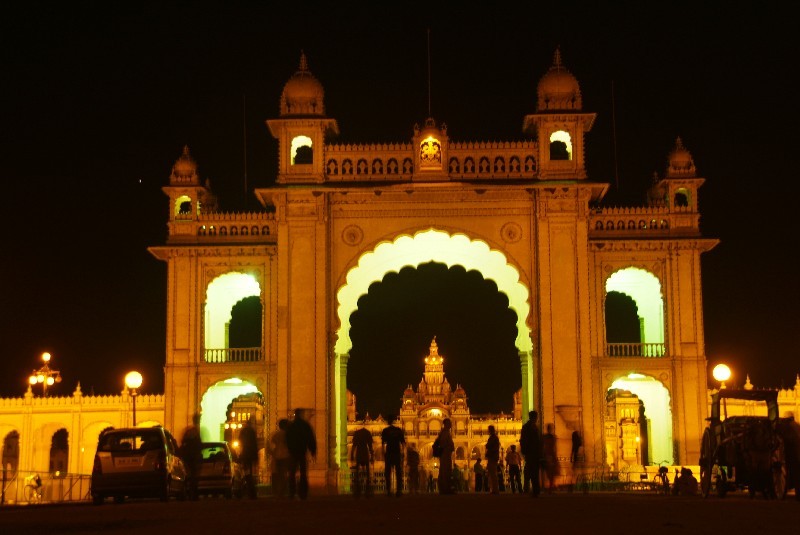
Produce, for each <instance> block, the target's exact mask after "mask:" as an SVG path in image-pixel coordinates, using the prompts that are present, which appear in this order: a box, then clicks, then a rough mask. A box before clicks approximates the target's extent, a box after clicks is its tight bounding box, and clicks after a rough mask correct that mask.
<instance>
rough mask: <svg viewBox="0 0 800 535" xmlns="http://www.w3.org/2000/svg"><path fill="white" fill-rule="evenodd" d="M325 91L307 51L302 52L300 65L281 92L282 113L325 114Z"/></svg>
mask: <svg viewBox="0 0 800 535" xmlns="http://www.w3.org/2000/svg"><path fill="white" fill-rule="evenodd" d="M324 97H325V91H324V90H323V89H322V84H321V83H319V80H317V79H316V78H315V77H314V75H313V74H311V71H309V70H308V62H307V61H306V55H305V53H301V54H300V67H299V68H298V70H297V72H295V73H294V74H293V75H292V77H291V78H289V81H288V82H286V85H284V86H283V93H282V94H281V115H282V116H283V115H325V104H324V102H323V99H324Z"/></svg>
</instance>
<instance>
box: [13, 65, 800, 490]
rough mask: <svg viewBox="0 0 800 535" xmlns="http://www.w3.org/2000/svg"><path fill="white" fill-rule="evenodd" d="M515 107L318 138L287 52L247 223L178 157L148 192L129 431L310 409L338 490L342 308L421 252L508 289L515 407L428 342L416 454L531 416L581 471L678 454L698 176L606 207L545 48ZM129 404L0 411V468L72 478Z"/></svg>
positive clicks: (700, 350)
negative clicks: (151, 274) (347, 137)
mask: <svg viewBox="0 0 800 535" xmlns="http://www.w3.org/2000/svg"><path fill="white" fill-rule="evenodd" d="M519 89H520V90H523V91H524V90H527V89H526V88H519ZM655 105H657V103H655ZM531 107H532V108H533V109H534V110H535V111H533V112H532V113H530V114H528V115H525V116H524V117H522V118H521V125H522V135H523V139H522V140H518V141H499V142H484V141H456V140H452V139H451V138H450V135H451V132H448V130H447V128H446V126H445V125H444V124H439V123H437V122H436V121H435V120H434V119H433V118H432V117H428V118H427V119H426V120H425V121H424V122H423V124H422V125H421V126H417V127H415V128H414V129H413V132H410V138H409V140H408V142H404V143H381V142H376V143H369V144H337V143H335V141H334V138H335V136H336V134H338V132H339V125H338V122H337V121H336V119H334V118H332V117H329V116H328V115H327V114H326V108H325V102H324V89H323V86H322V84H321V83H320V82H319V81H318V80H317V79H316V77H314V76H313V74H312V73H311V71H310V69H309V66H308V62H307V60H306V57H305V55H301V59H300V64H299V67H298V69H297V71H296V72H295V73H294V75H292V76H291V77H290V78H289V80H288V81H287V83H286V84H285V86H284V88H283V93H282V96H281V100H280V108H279V115H278V117H276V118H271V119H268V120H267V121H266V124H267V126H268V129H269V131H270V133H271V134H272V136H273V137H274V138H275V139H276V140H277V150H278V160H279V165H278V171H277V176H276V177H275V181H274V185H273V186H271V187H266V188H259V189H256V190H255V191H254V194H255V196H256V198H257V199H258V200H259V201H260V203H261V204H262V206H263V210H259V211H256V212H246V213H245V212H236V213H227V212H222V211H220V210H218V205H217V199H216V197H215V195H214V193H213V192H212V190H211V188H210V185H209V183H208V181H207V180H204V179H203V178H202V177H201V175H200V172H199V167H198V164H197V163H196V162H195V160H194V158H193V157H192V156H191V155H190V153H189V150H188V148H186V149H184V151H183V154H182V155H181V156H180V157H179V158H178V159H177V160H176V162H175V163H174V165H173V167H172V172H171V174H170V176H169V180H168V182H167V184H166V185H165V186H164V188H163V190H164V193H165V194H166V203H167V206H168V210H169V211H168V214H169V216H168V222H167V223H168V232H167V236H166V240H165V243H163V244H159V245H155V246H153V247H151V248H150V249H149V251H150V252H151V253H152V254H153V256H154V257H155V258H156V259H158V260H159V261H163V262H165V263H166V265H167V280H166V285H167V304H166V306H167V324H166V326H165V328H166V341H167V343H166V348H165V367H164V370H165V392H164V394H163V395H157V396H139V397H138V399H137V411H139V414H140V416H139V418H138V419H137V423H138V425H149V424H152V423H160V424H163V425H165V426H166V427H167V428H169V429H170V430H173V432H174V433H175V434H176V436H180V433H181V431H182V430H183V429H184V428H185V427H186V425H188V423H189V422H190V421H191V418H192V415H193V414H194V413H195V412H200V413H201V414H202V421H201V428H202V432H203V435H204V437H205V438H207V439H220V438H223V437H225V438H228V437H230V439H231V440H235V431H236V429H237V425H238V423H240V420H239V419H240V418H242V417H243V416H242V415H243V414H244V415H250V414H253V415H257V419H258V421H257V423H258V427H259V434H260V436H261V437H262V442H263V440H264V437H266V436H268V434H269V433H271V432H272V431H273V430H274V429H275V428H276V425H277V421H278V420H279V419H280V418H287V417H288V418H291V417H292V416H293V411H294V409H296V408H304V409H308V411H307V413H308V414H310V423H311V424H312V426H313V427H314V428H315V430H316V436H317V439H318V441H319V444H318V446H319V453H318V455H317V458H316V460H315V461H314V462H312V463H311V465H310V478H311V483H312V485H313V486H314V487H315V488H317V489H318V491H323V490H324V491H328V492H338V491H341V490H342V489H343V488H344V487H343V486H342V485H343V484H342V482H343V481H344V480H345V478H343V477H342V475H343V474H344V473H347V472H349V469H348V460H347V456H348V436H349V433H350V432H351V431H352V429H353V426H358V425H368V426H370V428H371V429H372V428H376V427H377V426H379V425H381V424H382V422H373V421H368V422H357V421H355V420H354V405H353V404H354V398H353V396H352V395H351V394H350V393H349V388H348V383H347V369H348V360H349V357H350V350H351V347H352V344H353V342H352V340H351V338H350V317H351V315H352V314H353V312H354V311H355V310H356V309H357V308H358V299H359V298H360V297H361V296H363V295H364V294H366V293H367V291H368V289H369V287H370V285H372V284H375V283H380V282H381V281H382V280H383V277H384V275H386V274H387V273H392V272H399V270H400V269H402V268H404V267H411V268H417V267H418V266H420V265H422V264H426V263H431V262H435V263H439V264H444V265H446V266H448V267H451V266H456V265H457V266H461V267H463V268H464V269H465V270H467V271H477V272H478V273H480V275H481V276H482V277H483V278H484V279H488V280H492V281H493V282H494V283H495V284H496V285H497V290H498V292H501V293H503V294H504V295H505V296H506V297H507V298H508V303H509V309H510V310H511V311H513V313H514V318H515V319H514V322H515V323H514V327H515V329H516V335H515V338H514V344H515V346H516V349H517V354H518V356H519V374H520V378H521V384H522V388H521V390H520V391H519V392H518V393H517V394H516V396H515V398H514V407H515V408H514V414H509V415H507V416H505V415H503V416H495V417H484V416H482V417H473V416H471V415H470V413H469V409H468V405H467V397H466V392H465V390H464V389H461V388H458V387H457V388H456V389H455V390H452V391H451V390H450V385H449V383H447V382H445V380H444V371H443V361H442V357H441V356H440V355H438V352H437V351H438V350H437V347H436V344H435V342H434V343H433V344H432V345H431V350H430V354H429V355H428V356H427V358H426V360H425V371H424V378H423V381H422V382H421V383H420V385H419V388H418V389H417V391H414V390H413V389H412V388H409V389H407V390H406V392H405V393H404V394H403V398H402V405H401V407H399V410H398V413H399V419H400V424H401V425H402V426H403V428H404V429H405V430H406V433H407V435H408V437H409V441H412V442H413V443H415V444H416V445H417V446H418V447H419V448H420V450H421V451H422V452H423V457H424V458H426V459H427V460H429V459H430V457H425V455H426V454H427V452H428V450H429V447H430V443H432V441H433V438H432V437H433V434H434V433H435V432H436V431H437V430H438V429H439V426H440V425H441V420H442V419H443V418H444V417H450V418H451V419H452V420H453V421H454V423H455V432H456V437H457V443H458V447H459V451H460V453H459V452H457V454H456V456H457V457H459V460H461V457H463V460H466V459H468V458H469V457H471V456H473V455H476V454H478V453H479V452H480V451H481V448H482V442H485V439H484V438H485V429H486V426H487V425H489V423H494V424H495V425H496V426H497V427H498V429H499V430H500V432H501V441H502V443H503V445H504V447H506V446H507V445H509V444H511V443H512V442H514V440H516V439H518V430H519V426H520V425H521V424H522V422H523V421H524V420H525V419H526V418H527V414H528V412H529V411H530V410H532V409H536V410H538V411H539V413H540V415H541V417H540V421H541V423H543V424H544V423H553V424H554V425H555V430H556V435H557V437H558V449H559V451H560V452H569V451H570V449H571V440H570V437H571V434H572V433H573V432H575V431H577V432H578V433H580V434H581V436H582V437H583V448H584V449H583V463H582V467H583V469H585V470H587V471H599V470H619V469H620V468H622V467H623V466H626V465H629V464H634V463H635V464H651V463H656V464H659V463H664V462H666V463H667V464H672V465H682V464H683V465H689V464H695V463H696V462H697V459H698V458H699V455H700V442H701V435H702V432H703V429H704V427H705V418H706V416H707V415H708V400H709V395H708V389H707V379H706V377H707V371H706V365H707V360H706V354H705V344H704V325H703V313H702V311H703V304H702V278H701V264H700V256H701V254H703V253H704V252H706V251H709V250H711V249H712V248H713V247H714V246H715V245H716V244H717V240H716V239H712V238H706V237H703V235H702V233H701V231H700V209H699V206H700V205H699V191H700V188H701V186H702V185H703V183H704V181H705V179H704V178H702V177H700V176H699V174H698V173H697V169H696V167H695V163H694V159H693V157H692V155H691V153H690V152H689V150H687V148H686V147H684V145H683V143H682V142H681V140H680V138H678V139H677V141H676V143H675V145H674V147H672V149H671V151H669V154H668V157H667V165H666V169H665V170H664V171H663V173H662V174H656V175H655V176H654V177H653V182H652V187H651V188H650V190H649V191H648V193H647V195H646V198H645V199H643V201H642V203H641V205H639V206H631V207H615V206H607V205H605V204H604V201H603V200H604V197H605V194H606V192H607V190H608V188H609V184H608V183H606V182H603V181H597V180H590V177H589V176H588V173H587V170H586V165H585V158H586V150H585V135H586V133H587V132H589V131H590V129H591V128H592V125H593V123H594V120H595V114H594V113H591V112H587V111H584V110H583V95H582V93H581V90H580V85H579V83H578V81H577V79H576V78H575V76H573V75H572V73H571V72H570V71H569V70H568V69H567V68H566V67H565V65H564V64H563V62H562V58H561V54H560V52H559V51H558V50H557V51H556V52H555V54H554V57H553V62H552V65H551V66H550V68H549V69H547V70H546V72H545V73H544V74H543V76H542V77H541V78H540V80H539V83H538V86H537V88H536V91H535V93H533V92H532V94H531ZM666 149H667V148H666V147H665V153H666V152H668V151H667V150H666ZM463 357H466V356H463ZM376 358H379V357H376ZM451 358H452V356H451ZM798 388H800V386H798V387H796V388H795V389H794V390H787V391H782V393H781V400H782V401H781V407H782V408H784V409H785V410H792V411H794V410H795V409H796V408H797V393H798ZM131 401H132V400H131V396H130V393H129V392H128V391H127V390H126V391H123V393H122V395H121V396H107V397H97V398H96V397H93V396H92V397H89V396H84V395H83V394H82V393H81V391H80V388H79V387H78V388H77V389H76V390H75V392H74V393H73V395H72V396H67V397H50V398H38V397H35V396H34V395H33V393H32V392H31V390H30V389H29V391H28V393H26V394H25V396H24V397H22V398H12V399H0V437H4V446H3V447H4V449H3V459H4V462H6V460H8V462H9V463H12V464H14V466H17V467H21V468H22V467H24V468H25V469H32V470H39V471H46V470H50V469H51V468H52V460H53V459H54V458H53V457H52V455H53V453H52V452H53V451H56V452H62V453H60V454H59V455H60V457H59V459H61V461H59V462H61V463H62V464H63V466H62V467H64V468H65V469H66V470H67V471H69V472H74V473H88V472H89V471H90V469H91V465H92V456H93V454H94V446H95V444H96V441H97V437H98V434H99V433H100V431H101V430H102V429H103V428H105V427H107V426H109V425H112V426H115V427H116V426H124V425H129V424H130V423H131V419H130V416H129V413H128V408H129V406H130V403H131ZM239 405H242V406H243V407H244V410H242V409H241V408H239ZM745 409H746V407H745V408H744V409H743V410H745ZM56 437H59V438H58V442H57V443H56V442H54V440H55V438H56ZM637 439H638V440H637ZM54 445H55V446H54ZM63 452H67V453H63ZM14 459H16V461H14ZM264 460H265V461H267V460H268V459H264ZM265 465H266V463H262V466H265ZM567 468H568V467H567Z"/></svg>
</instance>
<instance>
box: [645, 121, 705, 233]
mask: <svg viewBox="0 0 800 535" xmlns="http://www.w3.org/2000/svg"><path fill="white" fill-rule="evenodd" d="M703 182H705V179H704V178H700V177H698V176H697V168H696V167H695V165H694V159H693V158H692V154H691V153H690V152H689V151H688V150H687V149H686V147H684V146H683V141H681V138H680V137H679V138H677V139H676V140H675V147H674V148H673V149H672V151H671V152H670V153H669V156H668V158H667V170H666V173H665V175H664V178H662V179H660V180H658V181H656V182H655V183H654V184H653V189H655V190H656V191H658V192H660V193H661V195H662V198H663V202H664V203H665V204H666V206H667V209H668V210H669V211H670V213H673V214H679V215H678V216H677V217H673V218H672V231H673V232H681V231H686V232H690V233H697V234H699V233H700V211H699V207H698V199H697V191H698V190H699V189H700V186H702V185H703Z"/></svg>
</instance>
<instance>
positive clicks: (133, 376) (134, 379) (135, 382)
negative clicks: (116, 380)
mask: <svg viewBox="0 0 800 535" xmlns="http://www.w3.org/2000/svg"><path fill="white" fill-rule="evenodd" d="M125 386H127V387H128V389H129V390H130V391H131V398H132V399H133V427H136V396H138V395H139V392H137V391H136V389H137V388H139V387H140V386H142V374H141V373H139V372H137V371H133V372H128V375H126V376H125Z"/></svg>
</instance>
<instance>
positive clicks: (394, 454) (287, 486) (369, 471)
mask: <svg viewBox="0 0 800 535" xmlns="http://www.w3.org/2000/svg"><path fill="white" fill-rule="evenodd" d="M307 417H308V415H307V414H306V411H305V410H304V409H295V411H294V418H293V419H291V420H290V419H287V418H284V419H281V420H279V421H278V426H277V427H278V428H277V429H276V430H275V431H274V432H273V433H272V435H271V436H270V437H269V440H268V441H267V444H266V452H267V453H268V456H269V459H270V462H271V465H270V472H271V480H272V494H273V495H274V496H275V497H278V498H288V499H293V498H295V497H298V498H299V499H301V500H305V499H306V498H307V497H308V489H309V486H308V459H309V456H310V457H314V458H316V453H317V443H316V438H315V435H314V431H313V428H312V427H311V425H310V424H309V422H308V419H307ZM199 420H200V416H199V415H198V414H196V415H194V418H193V423H192V424H191V425H190V426H188V427H187V429H186V430H185V432H184V435H183V439H182V441H181V456H182V457H183V460H184V464H185V465H186V470H187V483H188V487H187V495H188V497H189V498H190V499H197V474H198V471H199V464H200V460H201V457H200V447H201V446H200V445H201V440H200V430H199ZM393 420H394V419H393V418H390V419H389V422H390V423H389V424H388V425H387V426H386V427H385V428H384V429H383V430H382V431H381V433H380V451H381V453H382V458H383V460H384V470H383V474H382V475H383V480H382V482H380V483H382V484H381V485H380V488H381V490H382V491H383V492H385V494H386V495H387V496H396V497H400V496H402V495H403V493H404V491H405V492H408V493H409V494H412V495H413V494H418V493H425V492H427V493H434V492H436V493H439V494H444V495H447V494H456V493H459V492H467V491H473V492H486V493H488V494H500V493H501V492H506V491H507V490H510V492H511V493H513V494H517V493H518V494H529V495H530V496H533V497H537V496H539V495H540V493H541V492H542V491H544V492H546V493H552V492H553V491H554V490H556V488H557V482H558V478H559V476H560V464H559V459H558V452H557V448H556V444H557V440H556V436H555V432H554V426H553V424H551V423H548V424H547V425H546V426H545V432H544V433H541V431H540V429H539V424H538V413H537V412H536V411H530V413H529V414H528V421H527V422H525V424H523V426H522V428H521V431H520V437H519V451H517V446H516V444H512V445H511V446H509V448H508V449H507V450H505V455H504V456H502V454H501V445H500V439H499V437H498V435H497V431H496V429H495V427H494V426H493V425H490V426H488V432H489V436H488V438H487V441H486V444H485V446H484V454H483V459H482V458H480V457H475V458H474V464H473V465H472V466H471V467H465V468H466V469H462V468H461V467H459V465H458V464H456V463H454V462H453V461H454V459H453V455H454V452H455V444H454V441H453V436H452V422H451V421H450V419H449V418H445V419H444V420H443V421H442V429H441V431H440V432H439V434H438V435H437V437H436V440H435V442H434V445H433V455H434V457H436V458H437V461H436V463H435V466H436V467H437V468H438V474H434V473H433V472H431V471H429V470H426V468H425V467H424V466H423V465H422V464H421V463H420V454H419V452H418V451H417V450H416V447H415V446H414V444H406V439H405V432H404V431H403V429H401V428H400V427H398V426H396V425H394V423H393ZM571 438H572V450H571V452H570V460H571V462H573V463H575V462H577V460H578V458H579V450H580V448H581V446H582V444H583V441H582V439H581V437H580V434H579V433H577V432H573V434H572V437H571ZM239 442H240V449H239V453H238V458H237V461H238V462H239V463H240V464H241V465H242V467H243V470H244V472H245V483H246V484H245V488H246V489H247V495H248V496H249V497H251V498H255V497H256V492H255V488H256V485H255V478H256V473H257V463H258V443H257V438H256V432H255V425H254V422H252V421H248V422H246V424H245V425H244V427H243V428H242V430H241V432H240V434H239ZM375 447H376V446H375V437H373V435H372V433H371V431H370V430H369V429H367V428H365V427H362V428H360V429H358V430H356V431H355V432H354V433H353V437H352V446H351V449H350V456H349V461H350V463H351V478H352V479H351V490H352V493H353V495H354V496H355V497H361V496H366V497H369V496H372V495H373V493H374V491H375V487H376V482H377V481H376V478H375V476H376V474H374V469H373V465H374V461H375ZM484 461H485V462H484ZM404 475H405V478H404ZM542 487H544V488H542ZM672 492H673V493H674V494H684V495H693V494H696V493H697V480H696V479H695V478H694V475H693V474H692V472H691V470H688V469H683V470H682V471H681V474H680V476H676V478H675V481H674V485H673V491H672Z"/></svg>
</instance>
